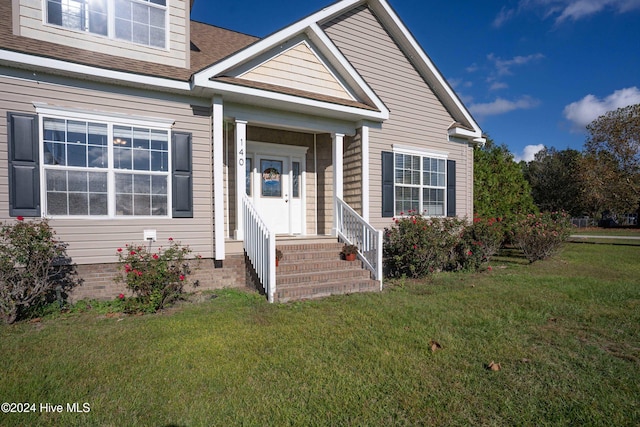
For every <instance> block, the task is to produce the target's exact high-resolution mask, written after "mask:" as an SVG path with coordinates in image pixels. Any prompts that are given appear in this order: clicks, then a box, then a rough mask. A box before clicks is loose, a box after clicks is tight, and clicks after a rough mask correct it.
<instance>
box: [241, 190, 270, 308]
mask: <svg viewBox="0 0 640 427" xmlns="http://www.w3.org/2000/svg"><path fill="white" fill-rule="evenodd" d="M241 204H242V210H243V214H244V215H243V221H244V224H243V229H244V241H243V243H242V244H243V246H244V250H245V252H246V254H247V256H248V257H249V261H250V262H251V264H252V265H253V269H254V270H255V272H256V275H257V276H258V280H260V283H261V284H262V286H263V287H264V291H265V293H266V294H267V298H268V299H269V302H273V301H274V298H275V294H276V235H275V233H273V232H272V231H271V230H270V229H269V227H268V226H267V224H266V223H265V222H264V220H263V219H262V218H261V217H260V215H259V214H258V211H256V209H255V207H254V206H253V203H252V202H251V199H249V197H247V195H246V194H243V197H242V203H241Z"/></svg>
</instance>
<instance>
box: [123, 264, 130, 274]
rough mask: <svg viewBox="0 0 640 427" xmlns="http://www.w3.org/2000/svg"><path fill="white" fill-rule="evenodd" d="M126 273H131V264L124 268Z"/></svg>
mask: <svg viewBox="0 0 640 427" xmlns="http://www.w3.org/2000/svg"><path fill="white" fill-rule="evenodd" d="M124 271H126V272H127V273H128V272H130V271H131V266H130V265H129V264H127V265H125V266H124Z"/></svg>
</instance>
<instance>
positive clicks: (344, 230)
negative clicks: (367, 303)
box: [336, 198, 382, 289]
mask: <svg viewBox="0 0 640 427" xmlns="http://www.w3.org/2000/svg"><path fill="white" fill-rule="evenodd" d="M336 207H337V211H336V217H337V232H338V238H340V240H342V241H343V242H345V243H348V244H351V245H356V246H357V247H358V258H360V259H361V260H362V262H363V263H364V265H365V267H366V268H367V269H368V270H370V271H371V272H372V273H373V277H374V278H375V279H376V280H379V281H380V289H382V231H381V230H376V229H375V228H373V227H372V226H371V225H370V224H369V223H368V222H367V221H365V220H364V218H362V217H361V216H360V215H359V214H358V213H357V212H356V211H355V210H353V208H351V206H349V205H348V204H346V203H345V202H344V201H343V200H342V199H340V198H338V199H337V204H336Z"/></svg>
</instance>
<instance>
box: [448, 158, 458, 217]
mask: <svg viewBox="0 0 640 427" xmlns="http://www.w3.org/2000/svg"><path fill="white" fill-rule="evenodd" d="M447 216H456V161H455V160H447Z"/></svg>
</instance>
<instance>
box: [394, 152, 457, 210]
mask: <svg viewBox="0 0 640 427" xmlns="http://www.w3.org/2000/svg"><path fill="white" fill-rule="evenodd" d="M446 167H447V159H446V157H444V156H439V155H431V154H421V153H414V152H406V153H405V152H395V153H394V189H395V214H396V215H401V214H406V213H407V212H409V211H413V212H419V213H421V214H423V215H428V216H444V215H445V213H446V189H447V186H446V178H447V169H446Z"/></svg>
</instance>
